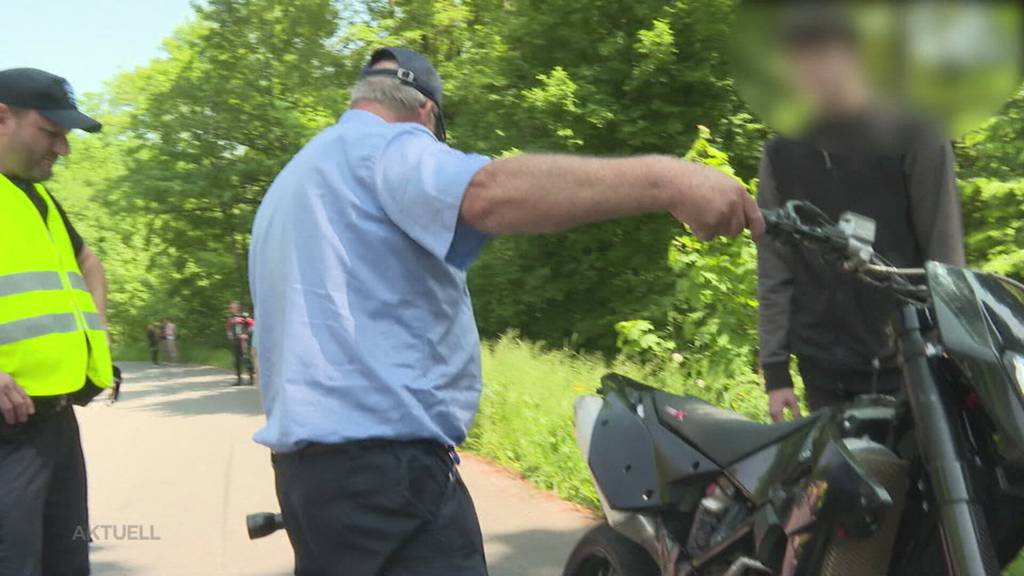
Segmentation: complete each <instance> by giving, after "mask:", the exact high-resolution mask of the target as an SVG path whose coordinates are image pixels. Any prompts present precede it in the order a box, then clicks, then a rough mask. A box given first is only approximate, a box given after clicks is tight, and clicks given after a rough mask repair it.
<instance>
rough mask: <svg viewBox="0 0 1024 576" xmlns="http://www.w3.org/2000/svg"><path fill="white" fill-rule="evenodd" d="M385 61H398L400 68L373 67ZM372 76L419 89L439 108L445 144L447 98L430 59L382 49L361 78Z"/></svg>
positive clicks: (405, 50)
mask: <svg viewBox="0 0 1024 576" xmlns="http://www.w3.org/2000/svg"><path fill="white" fill-rule="evenodd" d="M385 60H394V61H395V62H398V68H397V69H395V68H377V69H374V68H373V66H374V65H375V64H377V63H379V62H382V61H385ZM369 76H392V77H394V78H398V79H399V80H400V81H401V82H402V84H405V85H406V86H410V87H412V88H415V89H416V91H417V92H419V93H420V94H423V95H424V96H426V97H427V98H428V99H430V100H431V101H432V102H433V103H434V104H436V105H437V138H438V139H439V140H441V141H442V142H444V141H445V139H446V137H447V134H446V133H445V126H444V113H443V112H442V106H441V104H442V100H443V98H444V86H443V84H442V83H441V75H440V74H438V73H437V70H436V69H435V68H434V65H433V64H431V63H430V60H429V59H428V58H427V57H426V56H424V55H422V54H420V53H419V52H414V51H412V50H409V49H408V48H394V47H387V48H378V49H377V50H374V52H373V55H371V56H370V61H369V62H367V63H366V66H364V67H363V71H362V73H361V74H359V79H360V80H362V79H363V78H367V77H369Z"/></svg>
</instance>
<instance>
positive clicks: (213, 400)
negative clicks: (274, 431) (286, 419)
mask: <svg viewBox="0 0 1024 576" xmlns="http://www.w3.org/2000/svg"><path fill="white" fill-rule="evenodd" d="M221 386H223V385H221ZM146 409H147V410H152V411H155V412H159V413H161V414H167V415H169V416H210V415H213V414H239V415H242V416H260V415H262V414H263V407H262V405H261V404H260V395H259V391H258V390H256V388H254V387H251V386H244V387H243V386H239V387H231V388H220V389H216V388H214V389H207V390H205V391H203V392H201V393H200V394H198V395H195V394H193V395H190V396H185V397H182V398H168V399H166V400H162V401H160V402H158V403H154V404H152V405H151V406H148V407H147V408H146Z"/></svg>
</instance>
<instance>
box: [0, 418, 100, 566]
mask: <svg viewBox="0 0 1024 576" xmlns="http://www.w3.org/2000/svg"><path fill="white" fill-rule="evenodd" d="M37 404H38V403H37ZM37 410H38V406H37ZM0 420H2V417H0ZM86 506H87V498H86V479H85V461H84V459H83V458H82V444H81V441H80V439H79V435H78V421H77V420H76V419H75V413H74V410H72V408H71V406H65V407H63V408H61V409H59V410H57V411H55V412H52V413H49V414H41V413H40V414H37V415H36V416H33V417H32V419H31V420H30V421H29V423H27V424H23V425H20V426H16V427H12V426H9V425H7V424H4V423H2V421H0V576H80V575H86V574H88V573H89V513H88V509H87V507H86Z"/></svg>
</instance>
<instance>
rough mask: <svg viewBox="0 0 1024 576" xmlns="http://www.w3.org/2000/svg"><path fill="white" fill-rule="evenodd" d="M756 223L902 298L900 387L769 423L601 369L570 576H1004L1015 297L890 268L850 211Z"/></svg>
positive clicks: (1012, 292)
mask: <svg viewBox="0 0 1024 576" xmlns="http://www.w3.org/2000/svg"><path fill="white" fill-rule="evenodd" d="M765 218H766V221H767V223H768V225H769V234H770V235H771V236H772V237H773V238H775V239H777V240H783V241H788V242H796V243H798V244H799V245H801V246H802V247H803V248H804V249H810V250H813V251H814V252H816V253H817V254H819V255H820V257H821V258H823V259H825V260H826V261H831V262H834V263H835V265H836V266H842V267H843V268H844V269H845V270H846V271H848V272H849V273H851V274H855V275H856V276H857V277H859V278H860V279H862V280H864V281H867V282H870V283H872V284H874V285H875V286H876V287H877V288H878V289H879V290H883V291H884V292H885V293H886V294H888V295H889V296H890V297H892V298H896V299H897V301H898V302H899V306H898V309H899V312H898V314H897V318H896V319H895V321H894V328H895V339H896V341H897V344H898V347H897V349H898V356H899V362H900V366H901V368H902V373H903V386H902V389H901V391H900V392H899V393H898V394H897V395H895V396H882V395H878V394H865V395H862V396H860V397H858V398H857V399H856V400H855V401H854V402H853V403H851V404H850V405H848V406H846V407H843V408H831V409H826V410H821V411H818V412H815V413H813V414H811V415H810V416H808V417H805V418H801V419H797V420H794V421H790V422H781V423H776V424H761V423H758V422H754V421H752V420H749V419H747V418H745V417H743V416H741V415H739V414H736V413H733V412H730V411H728V410H723V409H720V408H716V407H715V406H712V405H710V404H708V403H706V402H704V401H702V400H700V399H698V398H695V397H692V396H677V395H673V394H669V393H667V392H665V391H662V390H658V389H655V388H652V387H649V386H646V385H644V384H642V383H640V382H636V381H633V380H630V379H629V378H626V377H624V376H621V375H617V374H609V375H607V376H605V377H604V378H603V379H602V384H601V387H600V389H599V390H598V392H597V394H596V395H588V396H583V397H581V398H579V399H578V400H577V402H576V407H575V426H576V438H577V442H578V445H579V447H580V449H581V450H582V452H583V454H584V456H585V457H586V459H587V462H588V464H589V468H590V471H591V475H592V477H593V480H594V482H595V485H596V487H597V491H598V494H599V496H600V501H601V506H602V508H603V510H604V515H605V519H606V521H605V522H604V523H602V524H600V525H598V526H597V527H595V528H594V529H593V530H591V531H590V532H589V533H588V534H586V535H585V536H584V537H583V538H582V540H581V541H580V542H579V543H578V545H577V546H576V548H575V549H574V550H573V552H572V554H571V556H570V557H569V560H568V562H567V564H566V567H565V570H564V575H565V576H654V575H661V576H753V575H782V576H811V575H815V576H820V575H824V576H832V575H843V576H860V575H877V574H890V575H894V576H895V575H899V576H905V575H917V574H921V575H934V574H951V575H955V576H967V575H970V576H974V575H986V576H993V575H998V574H1000V569H1001V567H1003V566H1005V565H1006V564H1008V563H1009V562H1010V561H1012V560H1013V558H1014V557H1015V556H1016V555H1017V553H1018V552H1019V551H1020V550H1021V548H1022V547H1024V286H1022V285H1020V284H1018V283H1016V282H1014V281H1012V280H1010V279H1007V278H1002V277H999V276H995V275H992V274H986V273H982V272H976V271H971V270H966V269H962V268H957V267H953V266H947V265H943V264H940V263H935V262H930V263H928V264H927V265H926V267H925V268H924V269H901V268H895V267H893V266H891V265H889V264H888V263H886V262H885V261H884V260H883V259H882V258H881V257H879V256H878V255H877V254H875V252H874V250H873V248H872V245H873V242H874V236H875V224H874V222H873V221H872V220H870V219H868V218H865V217H862V216H858V215H856V214H851V213H846V214H843V215H842V216H841V218H840V221H839V223H838V224H837V223H834V222H832V221H831V220H830V219H829V218H828V217H827V216H826V215H825V214H823V213H822V212H821V211H819V210H818V209H817V208H815V207H814V206H812V205H810V204H807V203H803V202H790V203H788V204H787V205H786V206H785V207H783V208H781V209H779V210H775V211H768V212H766V213H765Z"/></svg>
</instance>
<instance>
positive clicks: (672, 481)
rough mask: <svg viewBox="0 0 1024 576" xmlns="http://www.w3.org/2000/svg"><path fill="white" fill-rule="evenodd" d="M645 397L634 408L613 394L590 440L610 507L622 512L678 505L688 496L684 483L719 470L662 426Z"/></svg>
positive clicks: (599, 481)
mask: <svg viewBox="0 0 1024 576" xmlns="http://www.w3.org/2000/svg"><path fill="white" fill-rule="evenodd" d="M640 399H641V401H642V403H641V404H639V405H634V404H632V403H630V402H628V401H627V400H626V399H625V398H624V397H623V396H622V395H620V394H618V393H611V394H608V396H606V398H605V402H604V406H603V407H602V409H601V412H600V414H599V415H598V418H597V422H596V424H595V425H594V429H593V433H592V435H591V439H590V453H589V455H588V462H589V464H590V470H591V472H592V473H593V475H594V479H595V481H596V482H597V486H598V489H599V490H600V492H601V493H602V494H603V496H604V498H605V499H606V500H607V503H608V505H609V506H610V507H611V508H613V509H617V510H650V509H656V508H662V507H665V506H669V505H675V504H677V503H678V500H679V499H680V498H681V497H683V496H684V495H685V492H686V490H684V489H681V488H680V483H683V484H686V483H687V481H691V480H692V481H694V482H698V481H699V479H700V478H703V477H705V476H710V475H714V474H716V473H717V472H718V468H717V466H716V465H715V464H714V463H712V462H710V461H709V460H707V458H705V457H704V456H703V455H702V454H700V453H699V452H697V450H695V449H694V448H693V447H692V446H689V445H688V444H686V443H685V442H683V441H682V440H680V439H679V438H677V437H675V436H674V435H672V434H671V433H670V432H668V431H666V430H664V429H662V428H661V427H660V424H659V423H658V422H657V418H655V417H654V416H652V414H653V404H652V403H651V401H650V399H649V397H647V396H646V395H643V394H641V395H640ZM638 412H640V413H639V414H638Z"/></svg>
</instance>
